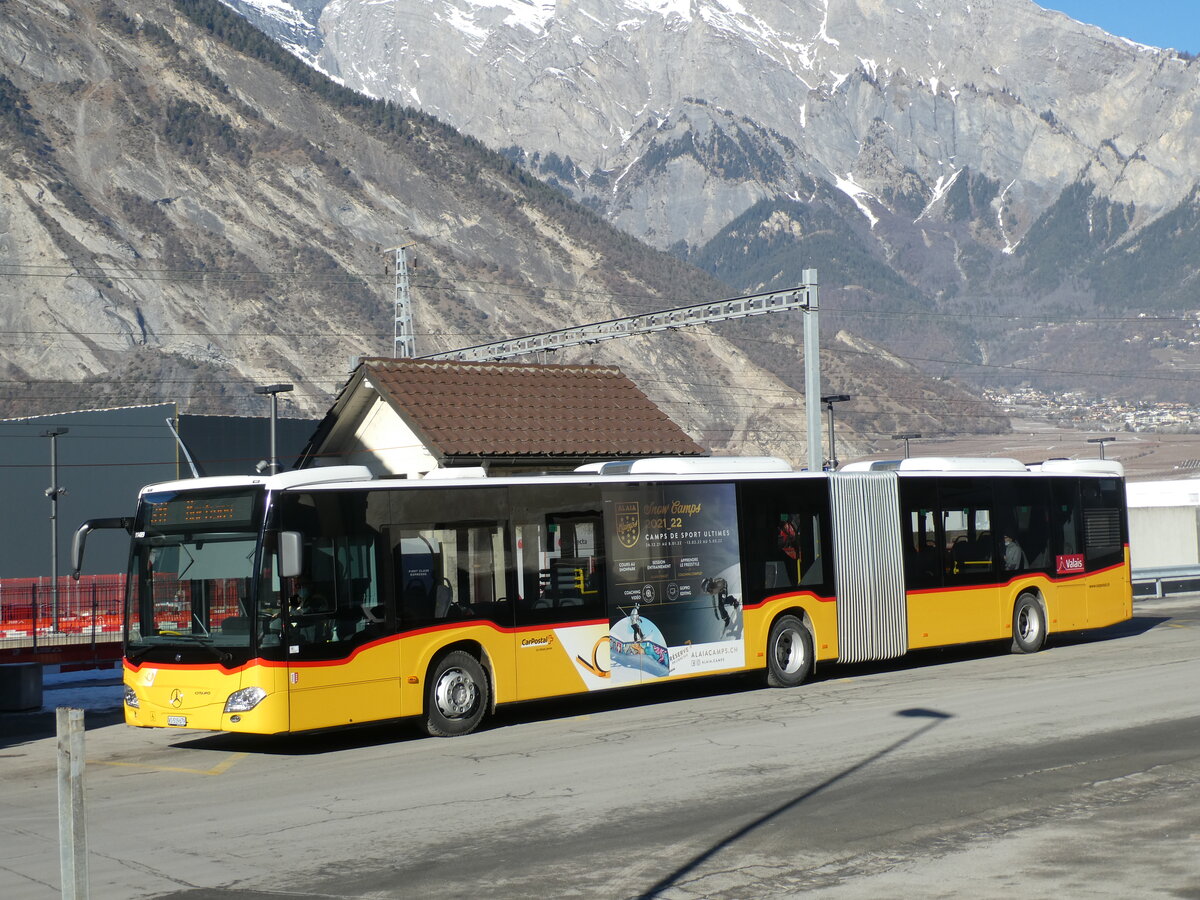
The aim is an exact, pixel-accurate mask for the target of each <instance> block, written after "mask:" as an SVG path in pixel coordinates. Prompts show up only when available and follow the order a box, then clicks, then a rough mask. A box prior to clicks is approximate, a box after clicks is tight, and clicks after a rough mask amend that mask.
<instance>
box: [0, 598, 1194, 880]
mask: <svg viewBox="0 0 1200 900" xmlns="http://www.w3.org/2000/svg"><path fill="white" fill-rule="evenodd" d="M1135 613H1136V616H1135V619H1134V620H1133V621H1132V622H1130V623H1128V624H1125V625H1122V626H1118V627H1117V628H1114V629H1109V630H1106V631H1100V632H1091V633H1086V634H1083V635H1078V636H1073V637H1070V638H1060V639H1058V640H1056V641H1054V643H1053V644H1052V646H1051V647H1050V648H1049V649H1047V650H1046V651H1044V652H1042V653H1040V654H1037V655H1034V656H1013V655H1010V654H1008V653H1006V652H1004V648H1001V647H998V646H996V645H989V646H984V647H972V648H967V649H960V650H956V651H941V652H931V653H922V654H919V655H916V656H913V657H910V658H907V659H906V660H904V661H900V662H895V661H894V662H891V663H888V664H875V665H870V666H855V667H852V668H851V667H828V668H826V669H824V670H823V671H821V672H819V673H818V677H817V679H816V680H815V681H813V682H811V683H809V684H807V685H805V686H803V687H801V688H799V689H796V690H790V691H786V690H768V689H765V688H759V687H757V686H756V685H755V684H754V683H752V682H748V681H747V680H746V679H732V680H730V679H726V680H721V681H716V682H713V681H709V682H706V683H694V684H692V685H690V686H669V687H667V688H665V689H661V690H658V691H645V692H640V693H639V694H638V695H637V696H636V697H635V698H630V696H629V695H628V694H626V695H624V697H623V698H621V702H618V700H617V698H615V697H613V696H612V695H609V696H608V697H601V698H596V697H589V698H584V699H582V700H580V699H573V700H571V701H559V702H553V703H542V704H537V705H532V706H523V707H518V708H515V709H512V710H509V711H507V712H505V713H503V714H502V715H501V716H500V717H499V719H498V720H497V721H495V722H494V723H493V725H492V727H491V728H489V729H487V730H485V731H482V732H480V733H477V734H474V735H470V736H468V737H465V738H454V739H449V740H445V739H442V740H438V739H426V738H420V737H418V736H417V735H416V732H415V729H413V728H411V727H409V726H405V725H392V726H387V727H371V728H362V729H358V730H353V731H344V732H339V733H336V734H329V735H318V736H312V735H310V736H304V737H298V738H290V739H279V738H272V739H261V738H255V739H246V738H237V737H233V736H226V735H204V734H202V733H198V732H168V731H143V730H135V729H131V728H126V727H125V726H123V725H113V724H107V723H106V722H105V721H104V720H103V717H102V716H101V717H100V721H98V722H94V723H93V724H95V725H97V727H94V728H91V729H90V730H89V731H88V733H87V751H88V752H87V755H88V764H87V771H86V779H87V782H86V783H87V803H88V809H87V816H88V822H89V833H88V841H89V850H90V854H89V872H90V883H91V896H92V897H93V898H140V897H172V898H186V900H202V898H235V897H236V898H256V897H263V898H265V897H270V898H276V900H277V898H280V897H304V898H309V897H311V898H317V897H320V898H327V897H361V898H366V897H369V898H390V897H413V898H426V897H455V898H457V897H473V896H486V897H489V898H509V897H514V898H542V897H585V898H640V897H663V898H697V897H714V898H717V897H728V898H760V897H794V896H799V895H801V894H804V895H812V896H816V897H862V898H868V897H869V898H878V897H893V896H896V897H898V896H909V897H931V898H936V897H962V896H971V897H1005V898H1011V897H1013V896H1020V897H1022V898H1028V897H1055V898H1061V897H1080V896H1088V897H1122V898H1126V897H1131V896H1136V897H1173V898H1200V696H1198V695H1200V597H1197V596H1195V595H1191V596H1188V597H1182V598H1168V599H1166V600H1153V601H1140V602H1139V603H1138V604H1137V605H1136V607H1135ZM629 699H636V700H637V701H638V703H639V705H636V706H624V705H623V703H624V702H625V701H626V700H629ZM4 722H5V720H3V719H0V728H2V727H3V725H4ZM55 784H56V781H55V746H54V739H53V737H46V736H38V735H37V734H28V733H26V734H24V735H21V736H13V735H11V734H10V735H8V736H7V737H0V897H4V898H6V900H12V898H44V897H54V896H57V895H58V851H57V820H56V810H57V807H56V797H55Z"/></svg>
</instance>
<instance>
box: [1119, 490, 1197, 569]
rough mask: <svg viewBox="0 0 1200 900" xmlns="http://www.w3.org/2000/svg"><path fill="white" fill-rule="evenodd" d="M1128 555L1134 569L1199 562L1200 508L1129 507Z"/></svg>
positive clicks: (1186, 564) (1187, 564)
mask: <svg viewBox="0 0 1200 900" xmlns="http://www.w3.org/2000/svg"><path fill="white" fill-rule="evenodd" d="M1129 556H1130V563H1131V565H1132V567H1133V569H1134V570H1135V571H1136V570H1138V569H1153V568H1160V567H1163V566H1189V565H1196V564H1200V507H1196V506H1149V507H1131V508H1130V510H1129Z"/></svg>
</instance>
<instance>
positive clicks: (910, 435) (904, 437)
mask: <svg viewBox="0 0 1200 900" xmlns="http://www.w3.org/2000/svg"><path fill="white" fill-rule="evenodd" d="M920 436H921V435H919V434H917V432H915V431H909V432H906V433H905V434H893V435H892V440H893V441H904V458H905V459H908V442H909V441H914V440H916V439H917V438H919V437H920Z"/></svg>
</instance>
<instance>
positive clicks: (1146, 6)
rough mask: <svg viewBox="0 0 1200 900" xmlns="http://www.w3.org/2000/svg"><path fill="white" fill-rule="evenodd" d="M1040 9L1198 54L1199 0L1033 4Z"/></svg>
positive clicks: (1043, 0)
mask: <svg viewBox="0 0 1200 900" xmlns="http://www.w3.org/2000/svg"><path fill="white" fill-rule="evenodd" d="M1036 2H1037V4H1038V5H1039V6H1042V7H1045V8H1046V9H1056V10H1058V11H1059V12H1064V13H1066V14H1067V15H1068V16H1070V17H1071V18H1072V19H1078V20H1079V21H1080V22H1087V23H1088V24H1089V25H1099V26H1100V27H1101V28H1103V29H1104V30H1105V31H1108V32H1111V33H1112V34H1117V35H1120V36H1121V37H1127V38H1129V39H1130V40H1133V41H1138V42H1139V43H1142V44H1151V45H1153V46H1155V47H1174V48H1175V49H1176V50H1187V51H1188V52H1190V53H1200V0H1036Z"/></svg>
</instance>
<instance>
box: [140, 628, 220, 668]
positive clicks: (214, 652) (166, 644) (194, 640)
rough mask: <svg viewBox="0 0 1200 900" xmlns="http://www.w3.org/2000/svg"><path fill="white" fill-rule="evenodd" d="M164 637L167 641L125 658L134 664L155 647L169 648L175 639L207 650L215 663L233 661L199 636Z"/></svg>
mask: <svg viewBox="0 0 1200 900" xmlns="http://www.w3.org/2000/svg"><path fill="white" fill-rule="evenodd" d="M165 637H167V638H168V639H169V640H164V641H163V642H162V643H154V644H147V645H146V646H145V647H142V648H139V649H138V650H135V651H134V652H133V653H126V654H125V658H126V659H128V660H132V661H134V662H136V661H137V660H139V659H141V658H142V657H143V656H145V655H146V654H147V653H149V652H150V651H151V650H153V649H155V648H156V647H169V646H170V645H171V644H173V643H174V642H175V641H176V640H177V639H182V640H185V641H189V642H191V643H193V644H195V645H196V646H197V647H203V648H204V649H205V650H207V651H208V652H209V653H211V654H212V655H213V656H214V657H215V658H216V660H217V662H221V663H227V662H229V661H230V660H231V659H233V655H232V654H230V653H229V652H228V651H225V650H218V649H217V648H216V647H214V646H213V645H212V644H211V643H208V641H207V640H206V639H205V638H202V637H200V636H199V635H195V634H171V635H166V636H165Z"/></svg>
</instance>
